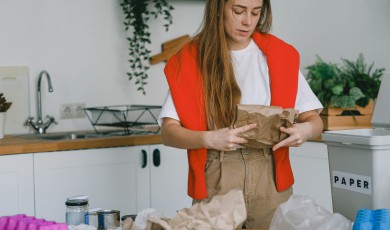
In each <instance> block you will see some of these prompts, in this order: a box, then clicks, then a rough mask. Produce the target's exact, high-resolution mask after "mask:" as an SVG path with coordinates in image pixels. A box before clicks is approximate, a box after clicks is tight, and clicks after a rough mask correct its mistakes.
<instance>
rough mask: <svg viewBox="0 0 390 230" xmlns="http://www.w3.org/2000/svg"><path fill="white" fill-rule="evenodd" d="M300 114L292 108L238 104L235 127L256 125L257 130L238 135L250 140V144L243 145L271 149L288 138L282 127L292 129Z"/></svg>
mask: <svg viewBox="0 0 390 230" xmlns="http://www.w3.org/2000/svg"><path fill="white" fill-rule="evenodd" d="M298 114H299V112H298V110H295V109H292V108H289V109H283V108H282V107H278V106H263V105H241V104H238V105H237V107H236V116H235V122H234V125H233V127H234V128H238V127H241V126H244V125H248V124H253V123H256V124H257V126H256V128H254V129H251V130H248V131H246V132H243V133H240V134H239V135H238V136H239V137H242V138H245V139H247V140H248V143H246V144H241V145H242V146H245V147H248V148H271V147H272V146H274V145H275V144H277V143H278V142H280V141H282V140H284V139H286V138H287V137H288V134H286V133H283V132H281V131H280V127H282V126H283V127H286V128H289V127H291V126H292V125H293V124H294V122H295V121H296V119H297V118H298Z"/></svg>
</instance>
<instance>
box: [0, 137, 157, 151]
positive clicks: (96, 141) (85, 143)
mask: <svg viewBox="0 0 390 230" xmlns="http://www.w3.org/2000/svg"><path fill="white" fill-rule="evenodd" d="M149 144H161V139H160V135H159V134H147V135H129V136H108V137H107V136H104V137H94V138H87V139H75V140H44V139H39V138H30V137H24V136H23V135H6V136H5V137H4V138H3V139H0V155H8V154H23V153H37V152H52V151H64V150H78V149H92V148H108V147H124V146H133V145H149Z"/></svg>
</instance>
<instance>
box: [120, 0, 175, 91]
mask: <svg viewBox="0 0 390 230" xmlns="http://www.w3.org/2000/svg"><path fill="white" fill-rule="evenodd" d="M120 5H121V7H122V10H123V13H124V15H125V20H124V25H125V29H126V31H129V29H131V34H130V36H129V37H127V41H128V43H129V60H128V61H129V67H130V70H131V71H129V72H128V73H127V75H128V77H129V80H130V81H131V80H133V79H134V80H135V84H136V85H137V86H138V88H137V90H138V91H141V92H142V93H143V94H146V92H145V88H144V86H145V85H146V84H147V82H146V80H147V78H148V73H147V71H148V69H149V63H148V61H149V58H150V53H151V51H150V50H149V49H148V47H147V45H148V44H150V43H151V41H150V31H149V26H148V22H149V19H150V18H151V17H152V18H154V19H156V18H158V16H160V15H161V16H163V17H164V20H165V23H164V27H165V30H166V31H168V29H169V26H170V25H171V24H172V15H171V13H170V12H171V11H172V10H173V9H174V8H173V6H172V5H171V4H169V3H168V0H121V3H120Z"/></svg>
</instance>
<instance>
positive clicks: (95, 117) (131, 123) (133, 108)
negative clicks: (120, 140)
mask: <svg viewBox="0 0 390 230" xmlns="http://www.w3.org/2000/svg"><path fill="white" fill-rule="evenodd" d="M160 111H161V106H157V105H115V106H102V107H90V108H84V112H85V113H86V115H87V117H88V119H89V121H90V122H91V124H92V126H93V128H94V130H95V132H96V133H101V131H99V130H98V129H97V128H96V127H97V126H102V127H103V126H104V127H111V128H120V130H119V132H120V133H123V134H125V135H129V134H144V133H158V132H159V131H160V126H159V125H158V123H157V117H158V115H159V113H160ZM105 131H107V129H106V130H105ZM114 132H115V131H114ZM116 132H118V129H116Z"/></svg>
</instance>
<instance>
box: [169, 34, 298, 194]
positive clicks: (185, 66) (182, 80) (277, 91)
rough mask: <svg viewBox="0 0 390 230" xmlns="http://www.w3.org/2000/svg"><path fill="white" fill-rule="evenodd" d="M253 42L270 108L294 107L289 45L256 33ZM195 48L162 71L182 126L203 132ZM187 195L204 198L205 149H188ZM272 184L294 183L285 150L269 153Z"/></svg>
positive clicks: (294, 58)
mask: <svg viewBox="0 0 390 230" xmlns="http://www.w3.org/2000/svg"><path fill="white" fill-rule="evenodd" d="M252 38H253V40H254V42H255V43H256V44H257V46H258V47H259V48H260V50H261V51H262V52H263V54H264V55H265V56H266V59H267V64H268V68H269V75H270V88H271V105H273V106H281V107H283V108H294V106H295V99H296V95H297V88H298V72H299V54H298V52H297V51H296V50H295V49H294V47H292V46H291V45H289V44H287V43H285V42H284V41H282V40H280V39H278V38H277V37H275V36H273V35H270V34H265V35H264V34H260V33H258V32H256V33H255V34H254V35H253V37H252ZM196 56H197V47H195V46H194V45H189V44H187V45H185V46H184V47H183V48H182V52H180V54H179V53H176V54H175V55H173V56H172V57H171V58H170V59H169V60H168V62H167V64H166V66H165V69H164V72H165V75H166V78H167V80H168V84H169V88H170V91H171V94H172V99H173V102H174V104H175V108H176V111H177V114H178V116H179V119H180V121H181V123H182V125H183V127H185V128H187V129H190V130H196V131H205V130H207V124H206V114H205V103H204V95H203V80H202V76H201V73H200V71H199V69H198V65H197V61H196ZM187 155H188V163H189V173H188V195H189V196H190V197H192V198H194V199H204V198H206V197H207V189H206V180H205V173H204V171H205V164H206V156H207V149H205V148H202V149H189V150H188V153H187ZM273 155H274V161H275V178H276V179H275V183H276V188H277V190H278V191H283V190H285V189H287V188H289V187H290V186H292V185H293V184H294V177H293V173H292V169H291V165H290V159H289V152H288V148H281V149H278V150H277V151H275V152H274V153H273Z"/></svg>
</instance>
